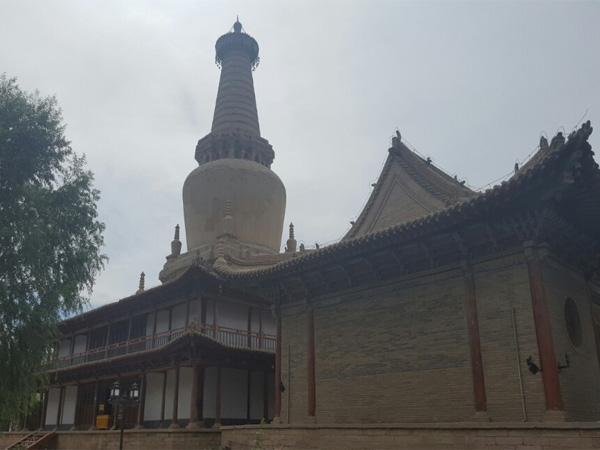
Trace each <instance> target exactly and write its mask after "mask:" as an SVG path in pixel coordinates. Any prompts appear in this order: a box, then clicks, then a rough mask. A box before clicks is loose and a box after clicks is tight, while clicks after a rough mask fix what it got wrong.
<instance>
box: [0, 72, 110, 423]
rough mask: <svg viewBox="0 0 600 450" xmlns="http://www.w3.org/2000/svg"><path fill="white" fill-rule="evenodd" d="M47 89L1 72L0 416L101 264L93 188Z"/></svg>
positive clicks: (12, 405) (17, 399)
mask: <svg viewBox="0 0 600 450" xmlns="http://www.w3.org/2000/svg"><path fill="white" fill-rule="evenodd" d="M64 131H65V125H64V124H63V123H62V115H61V110H60V108H59V107H58V104H57V102H56V99H55V98H54V97H42V96H40V94H39V93H38V92H35V93H33V94H32V93H27V92H24V91H22V90H21V89H20V88H19V86H18V85H17V82H16V80H15V79H11V78H8V77H7V76H6V75H1V76H0V380H1V381H0V419H5V420H6V419H10V418H12V417H15V416H16V415H17V414H18V413H19V412H20V408H21V407H22V405H24V404H27V403H28V398H30V395H31V393H32V392H35V390H36V388H37V387H38V386H39V383H40V382H41V383H43V377H42V376H41V375H40V374H41V373H42V372H43V370H42V364H43V361H44V359H45V358H47V357H48V355H50V354H51V351H52V346H53V343H54V342H53V341H54V339H55V338H56V336H57V325H58V323H59V322H60V320H61V318H64V317H65V316H67V315H71V314H73V313H76V312H80V311H81V310H82V308H83V306H84V305H85V304H86V302H87V297H86V295H88V294H89V293H90V292H91V289H92V286H93V284H94V278H95V276H96V275H97V274H98V272H99V271H100V270H101V269H102V268H103V266H104V262H105V260H106V257H105V256H104V255H102V254H101V253H100V247H101V246H102V245H103V238H102V231H103V230H104V224H103V223H101V222H99V221H98V220H97V210H96V203H97V201H98V199H99V192H98V191H97V190H96V189H94V188H93V186H92V181H93V175H92V173H91V172H89V171H87V170H85V169H84V164H85V160H84V158H82V157H78V156H77V155H75V154H74V153H73V150H72V149H71V146H70V143H69V141H67V139H66V138H65V135H64Z"/></svg>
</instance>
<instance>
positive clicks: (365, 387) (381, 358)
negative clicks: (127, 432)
mask: <svg viewBox="0 0 600 450" xmlns="http://www.w3.org/2000/svg"><path fill="white" fill-rule="evenodd" d="M258 53H259V51H258V44H257V42H256V41H255V40H254V39H253V38H252V37H250V36H249V35H248V34H246V33H245V32H244V30H243V29H242V25H241V24H240V23H239V22H236V23H235V24H234V26H233V29H232V31H230V32H229V33H227V34H225V35H223V36H221V37H220V38H219V39H218V41H217V43H216V62H217V64H218V65H219V66H220V67H221V78H220V81H219V90H218V95H217V101H216V107H215V112H214V119H213V123H212V129H211V132H210V133H209V134H208V135H206V136H205V137H204V138H202V139H200V140H199V141H198V145H197V146H196V152H195V157H196V160H197V161H198V164H199V166H198V167H197V168H196V169H195V170H194V171H192V172H191V173H190V174H189V176H188V177H187V179H186V180H185V183H184V185H183V204H184V213H185V235H186V240H187V251H185V252H182V242H181V241H180V236H179V227H177V229H176V231H175V238H174V240H173V242H172V243H171V253H170V255H169V256H167V262H166V264H165V265H164V269H163V270H162V271H161V273H160V276H159V278H160V281H161V282H162V284H161V285H159V286H157V287H154V288H151V289H145V288H144V282H143V279H142V280H141V282H140V288H139V290H138V291H137V293H136V294H135V295H132V296H130V297H127V298H124V299H122V300H120V301H118V302H115V303H111V304H107V305H105V306H102V307H100V308H97V309H95V310H92V311H89V312H86V313H84V314H81V315H79V316H77V317H73V318H71V319H68V320H66V321H65V322H64V323H63V324H62V325H61V332H62V337H61V339H60V342H59V345H58V347H57V360H56V361H55V366H54V367H53V368H52V369H51V370H50V371H49V374H50V376H51V385H50V388H49V390H48V391H47V393H46V395H45V406H44V415H43V417H44V418H43V424H42V425H43V426H44V427H45V428H46V429H52V428H58V429H68V428H71V427H73V428H78V429H89V428H94V427H96V426H97V424H98V421H97V419H98V417H99V416H108V418H107V420H108V421H109V422H108V423H106V424H105V425H106V426H107V427H112V426H113V423H114V412H113V411H111V410H110V407H109V405H108V402H107V400H108V396H109V390H110V386H111V384H112V383H113V382H114V381H115V380H116V379H119V380H121V383H122V384H127V383H132V382H134V381H135V382H137V383H138V384H139V385H140V387H141V401H140V404H139V406H138V407H135V408H131V409H129V410H128V412H127V417H126V423H127V426H136V427H146V428H152V427H154V428H157V427H173V428H177V427H188V428H197V427H215V428H218V427H219V426H220V425H235V424H246V423H257V422H259V421H260V420H261V419H263V418H264V419H266V420H267V421H270V422H271V423H272V425H273V426H274V427H277V424H281V426H283V425H286V426H293V425H303V424H304V425H306V424H310V425H311V426H314V425H315V424H323V425H324V426H328V425H336V426H338V425H339V426H346V427H348V426H353V425H356V426H358V425H364V424H394V423H396V424H397V423H429V424H431V423H434V424H435V423H448V422H464V423H474V422H480V423H489V422H493V423H514V422H535V423H557V422H561V423H562V422H595V421H599V420H600V246H599V244H598V242H600V202H599V200H598V199H600V171H599V169H598V165H597V164H596V162H595V161H594V158H593V155H594V153H593V151H592V149H591V146H590V144H589V143H588V138H589V136H590V134H591V133H592V127H591V125H590V123H589V122H587V123H585V124H583V125H582V126H581V127H580V128H579V129H576V130H574V131H573V132H572V133H571V134H570V135H569V136H568V137H564V136H563V135H562V133H558V134H557V135H556V136H555V137H553V138H552V139H551V142H548V141H547V140H546V139H545V138H542V139H541V141H540V147H539V150H538V151H537V153H536V154H535V155H534V156H533V157H532V158H531V160H530V161H529V162H528V163H527V164H525V165H523V166H522V167H521V168H518V169H517V170H515V173H514V175H513V176H512V177H510V179H508V180H507V181H504V182H503V183H502V184H500V185H497V186H495V187H493V188H491V189H488V190H487V191H485V192H476V191H473V190H471V189H469V188H468V187H466V186H465V185H464V184H463V183H461V182H459V181H458V180H456V179H455V178H454V177H451V176H449V175H447V174H446V173H444V172H443V171H441V170H440V169H438V168H437V167H435V166H434V164H432V162H431V160H429V159H424V158H421V157H420V156H419V155H417V154H416V153H415V152H414V151H412V150H411V149H410V148H409V147H408V146H407V145H406V144H405V143H404V142H403V141H402V137H401V136H400V134H399V133H398V134H397V136H395V137H394V138H393V139H392V146H391V148H390V149H389V151H388V157H387V161H386V163H385V165H384V167H383V170H382V172H381V174H380V176H379V179H378V181H377V183H376V184H375V186H374V189H373V191H372V194H371V196H370V198H369V200H368V202H367V204H366V206H365V207H364V209H363V211H362V212H361V213H360V215H359V217H358V219H357V220H356V221H355V222H354V223H353V226H352V228H351V229H350V231H349V232H348V233H347V234H346V235H345V236H344V237H343V238H342V239H341V241H340V242H338V243H336V244H333V245H330V246H327V247H323V248H320V249H316V250H305V249H304V248H298V246H297V241H296V239H295V236H294V229H293V225H290V228H289V235H288V239H287V242H286V245H285V251H283V252H281V251H280V248H281V240H282V232H283V227H284V224H283V219H284V214H285V203H286V194H285V188H284V186H283V183H282V182H281V180H280V179H279V178H278V177H277V175H276V174H275V173H274V172H273V171H272V170H271V164H272V162H273V159H274V156H275V154H274V151H273V149H272V147H271V145H270V144H269V142H268V141H267V140H266V139H264V138H263V137H262V136H261V133H260V127H259V122H258V115H257V109H256V100H255V96H254V88H253V79H252V70H253V69H254V68H255V67H256V66H257V65H258V62H259V56H258ZM288 424H289V425H288Z"/></svg>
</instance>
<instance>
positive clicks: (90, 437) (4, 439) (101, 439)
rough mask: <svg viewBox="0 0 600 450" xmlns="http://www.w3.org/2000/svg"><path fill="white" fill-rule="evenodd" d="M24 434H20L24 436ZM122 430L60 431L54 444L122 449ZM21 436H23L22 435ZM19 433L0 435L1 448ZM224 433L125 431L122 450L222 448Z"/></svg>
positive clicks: (13, 440)
mask: <svg viewBox="0 0 600 450" xmlns="http://www.w3.org/2000/svg"><path fill="white" fill-rule="evenodd" d="M22 434H23V433H19V435H22ZM119 434H120V431H118V430H114V431H112V430H111V431H106V430H102V431H59V432H58V433H57V436H56V440H55V442H54V445H55V447H54V446H53V448H55V449H57V450H61V449H103V450H104V449H115V448H119ZM21 437H22V436H21ZM18 439H19V436H18V435H17V433H0V448H2V449H3V448H6V447H7V446H8V445H10V444H12V443H14V442H16V441H18ZM220 447H221V433H220V432H218V431H217V432H215V431H211V430H209V429H201V430H186V429H185V428H180V429H177V430H168V429H163V430H135V429H132V430H125V433H124V435H123V448H126V449H127V450H180V449H181V450H188V449H189V450H191V449H194V450H203V449H207V450H208V449H211V450H215V449H219V448H220Z"/></svg>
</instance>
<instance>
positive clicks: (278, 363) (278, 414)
mask: <svg viewBox="0 0 600 450" xmlns="http://www.w3.org/2000/svg"><path fill="white" fill-rule="evenodd" d="M288 388H289V386H288ZM280 417H281V314H280V313H279V312H278V313H277V342H276V350H275V418H277V419H278V420H279V418H280Z"/></svg>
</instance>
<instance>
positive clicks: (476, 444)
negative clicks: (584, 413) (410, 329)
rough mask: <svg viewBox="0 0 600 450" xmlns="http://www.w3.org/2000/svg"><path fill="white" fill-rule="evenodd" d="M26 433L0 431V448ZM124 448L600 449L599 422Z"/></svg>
mask: <svg viewBox="0 0 600 450" xmlns="http://www.w3.org/2000/svg"><path fill="white" fill-rule="evenodd" d="M24 434H25V433H0V448H6V446H8V445H10V444H12V443H13V442H15V441H17V440H18V438H19V436H21V437H22V435H24ZM118 445H119V431H59V432H58V433H57V438H56V441H55V447H54V448H56V449H57V450H61V449H103V450H104V449H113V448H118ZM123 447H124V448H126V449H128V450H146V449H147V450H179V449H181V450H187V449H190V450H191V449H195V450H202V449H204V450H209V449H210V450H216V449H227V450H250V449H262V450H280V449H286V450H287V449H334V450H341V449H390V450H391V449H427V450H442V449H443V450H462V449H495V450H500V449H509V450H558V449H561V450H565V449H578V450H579V449H591V448H600V423H572V422H566V423H552V424H549V423H481V422H473V423H445V424H377V425H375V424H369V425H364V424H352V425H324V424H318V423H316V424H306V425H293V426H292V425H239V426H223V427H221V430H220V431H215V430H212V429H207V428H202V429H194V430H186V429H185V428H179V429H175V430H169V429H159V430H158V429H153V430H149V429H145V430H135V429H134V430H125V434H124V439H123Z"/></svg>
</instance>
